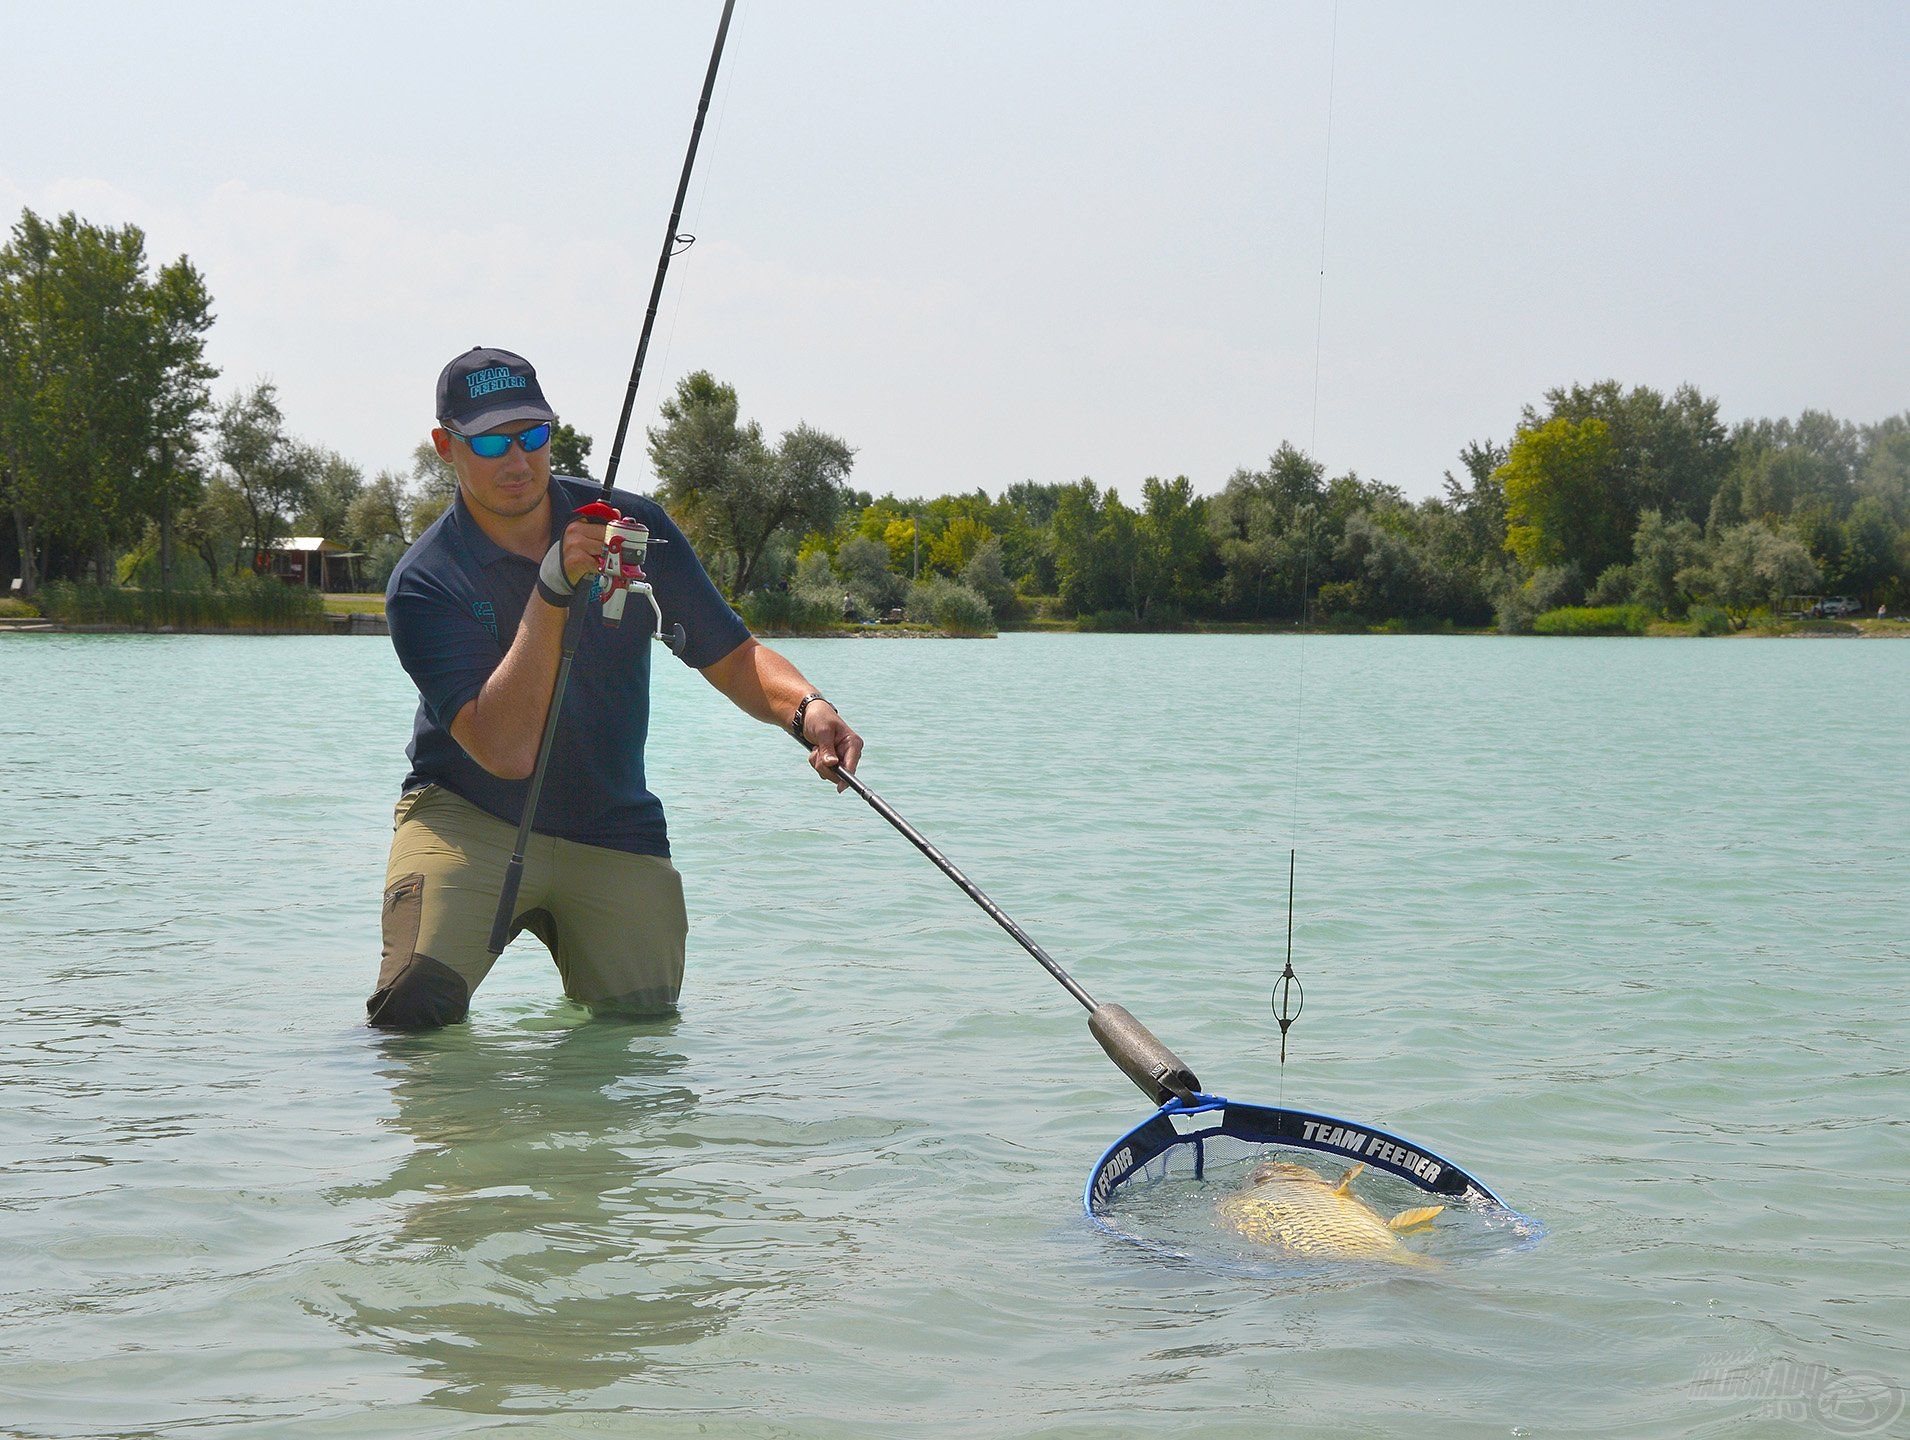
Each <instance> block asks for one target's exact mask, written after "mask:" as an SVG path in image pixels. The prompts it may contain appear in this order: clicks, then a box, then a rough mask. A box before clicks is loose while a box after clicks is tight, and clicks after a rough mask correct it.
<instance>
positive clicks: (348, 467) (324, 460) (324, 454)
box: [292, 449, 365, 542]
mask: <svg viewBox="0 0 1910 1440" xmlns="http://www.w3.org/2000/svg"><path fill="white" fill-rule="evenodd" d="M301 464H302V467H303V468H305V469H306V470H307V471H308V472H309V474H310V477H311V484H310V488H309V489H308V490H307V492H306V495H305V498H304V500H303V501H302V502H301V503H300V505H299V510H298V514H297V515H295V516H293V518H292V528H293V531H294V532H295V533H297V534H300V535H319V536H323V537H324V538H326V539H328V540H334V541H341V542H344V541H349V540H350V539H351V523H350V515H351V508H352V506H353V504H354V503H356V501H357V499H358V497H359V495H360V493H362V492H363V490H364V488H365V472H364V471H363V470H361V469H359V468H358V466H357V465H356V464H354V463H353V462H352V461H350V460H347V459H346V458H345V457H344V456H343V455H340V454H339V453H338V452H337V451H336V450H325V449H313V450H311V451H309V452H308V453H307V454H306V455H305V456H303V457H301Z"/></svg>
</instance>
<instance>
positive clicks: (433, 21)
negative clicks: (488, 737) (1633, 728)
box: [0, 0, 1910, 499]
mask: <svg viewBox="0 0 1910 1440" xmlns="http://www.w3.org/2000/svg"><path fill="white" fill-rule="evenodd" d="M720 8H721V6H720V3H718V0H696V3H690V0H668V3H642V4H632V3H622V4H588V3H581V0H579V3H572V4H546V5H540V6H529V5H510V4H498V3H490V0H468V3H464V4H461V5H459V6H457V7H455V8H451V7H445V6H425V5H422V4H417V5H389V4H383V3H381V4H375V5H373V4H356V3H349V0H347V3H327V4H325V5H322V6H321V5H316V4H300V3H290V0H288V3H280V4H274V5H269V6H267V5H258V4H243V5H241V4H212V3H192V0H172V3H168V4H164V5H151V4H124V3H122V4H110V3H99V4H88V5H47V4H45V3H44V0H32V3H25V0H0V22H4V32H0V33H5V34H6V35H7V37H8V49H9V51H10V57H11V58H10V64H9V75H8V86H7V92H8V93H7V95H6V97H5V100H4V101H3V102H0V215H3V216H5V217H8V219H9V220H11V219H12V218H17V216H18V215H19V213H20V210H21V208H22V207H31V208H33V209H34V210H36V211H39V212H40V213H42V214H56V213H60V212H63V211H66V210H74V211H77V212H78V213H79V214H80V215H81V216H82V217H84V218H86V219H89V220H92V221H95V222H99V223H102V224H105V223H112V224H120V223H126V222H133V223H137V224H139V225H140V226H141V227H143V228H144V229H145V231H146V232H147V236H148V244H149V251H150V253H151V254H152V255H153V257H154V258H155V260H167V259H171V258H172V257H174V256H176V255H178V254H181V253H184V254H186V255H188V256H190V257H191V259H192V260H193V262H194V263H195V264H196V265H198V266H199V268H200V269H201V270H202V271H203V272H204V273H205V275H206V278H207V281H208V284H209V286H210V289H211V291H212V294H213V297H214V303H215V310H216V313H217V316H218V319H217V322H216V324H215V326H214V328H213V330H212V332H211V338H210V344H209V355H210V358H211V360H212V361H213V363H215V364H216V365H218V366H219V367H220V369H221V371H222V375H221V378H220V379H219V381H218V382H217V383H216V390H217V392H218V393H219V394H220V395H224V394H227V393H229V392H230V391H231V390H232V389H233V388H234V387H236V386H239V385H245V384H250V383H252V382H253V381H254V380H256V379H258V378H260V377H269V378H270V379H271V380H273V381H274V382H275V383H276V384H277V386H278V389H279V393H280V398H281V402H282V404H283V407H284V410H285V414H286V418H287V424H288V428H289V429H290V430H291V431H292V432H293V433H295V434H297V435H298V436H300V437H301V438H303V439H307V440H310V441H313V442H315V443H318V444H323V445H327V446H330V447H331V448H333V449H336V450H338V451H339V452H341V453H343V454H345V455H346V456H348V457H350V458H352V459H353V460H356V461H358V462H359V463H360V464H362V465H363V466H365V467H366V469H367V471H368V472H369V471H372V470H376V469H379V468H382V467H398V468H402V467H403V466H404V465H405V464H406V462H407V458H408V456H409V453H410V451H411V449H412V447H413V446H414V445H416V443H417V442H418V441H419V440H420V439H422V438H423V437H424V436H425V434H426V433H427V432H428V430H429V428H430V425H431V422H432V413H431V412H432V394H433V385H434V383H435V380H436V376H437V372H438V370H439V368H440V367H441V366H442V365H443V363H444V362H445V361H446V360H448V359H449V358H450V357H451V356H453V355H455V354H457V353H458V352H460V351H462V350H464V349H466V348H467V347H469V346H471V345H478V344H483V345H496V346H502V347H505V348H508V349H513V350H517V351H519V352H520V353H522V354H524V355H526V356H528V357H529V358H530V359H531V360H532V362H533V363H534V364H535V365H536V366H537V368H538V371H539V373H540V376H541V378H542V380H543V384H544V388H545V393H546V395H547V396H548V397H549V398H550V400H551V403H552V405H553V406H554V407H555V408H556V409H557V410H558V412H559V413H560V414H561V415H562V416H563V417H564V418H565V419H566V420H568V421H570V422H571V423H572V424H574V425H576V426H577V427H578V428H580V429H582V430H583V431H585V432H586V433H588V434H590V435H593V436H595V437H596V439H597V447H596V450H595V452H594V454H593V460H594V461H596V462H597V463H598V464H601V462H602V461H603V459H604V458H605V457H606V455H607V453H608V450H609V442H610V437H611V434H612V432H613V431H614V429H615V427H616V419H617V414H618V409H619V407H620V405H621V403H622V398H623V392H624V387H625V385H626V383H627V381H628V378H629V372H630V364H631V359H632V357H633V355H634V353H635V349H636V341H637V335H638V332H639V329H640V328H641V323H642V316H643V307H644V304H645V302H646V300H647V297H648V293H649V287H650V283H651V278H652V274H653V272H654V268H655V264H656V257H657V252H658V249H659V247H660V244H661V242H662V239H663V235H664V230H665V222H666V221H667V218H668V215H669V202H670V199H671V196H672V194H673V192H674V189H675V185H676V178H677V173H678V170H679V168H680V166H681V164H682V158H683V150H684V145H685V143H686V142H687V140H688V136H689V128H690V121H691V118H692V115H693V113H694V109H695V101H696V93H697V89H698V87H699V86H700V84H701V81H702V77H703V71H704V67H705V65H706V64H707V61H708V55H709V47H710V42H711V40H712V38H713V37H714V34H715V27H716V20H717V16H718V14H719V11H720ZM1907 55H1910V6H1905V5H1902V4H1899V3H1870V4H1864V3H1840V4H1824V5H1809V6H1800V5H1759V4H1709V5H1707V4H1695V3H1693V4H1682V5H1664V4H1657V3H1654V4H1633V3H1618V4H1613V3H1599V4H1596V5H1592V4H1547V5H1544V6H1534V5H1531V4H1529V3H1526V4H1450V5H1449V4H1442V5H1438V6H1427V5H1423V4H1380V3H1359V0H1342V3H1340V4H1339V5H1337V6H1335V5H1334V4H1333V3H1331V0H1326V3H1319V4H1304V5H1301V4H1272V3H1255V4H1237V3H1227V4H1222V3H1204V4H1190V3H1181V4H1172V5H1168V4H1140V3H1124V4H1119V5H1110V4H1107V3H1092V4H1072V3H1069V4H1064V3H1048V0H1044V3H1038V4H1031V3H1012V4H1011V3H990V0H962V3H954V0H948V3H940V0H910V3H906V4H903V3H895V0H889V3H847V0H739V4H738V8H737V18H736V21H735V24H734V26H733V28H732V32H731V37H730V45H729V49H728V52H727V53H726V55H725V59H724V69H723V72H722V75H721V76H720V78H719V81H718V85H717V91H716V100H715V103H714V104H713V106H712V108H711V115H710V121H709V127H708V129H707V130H706V132H705V136H704V143H703V149H702V153H701V156H700V157H699V161H698V169H697V173H696V177H695V180H694V182H693V184H692V188H691V192H690V202H689V205H688V207H687V210H686V214H685V220H684V224H683V226H682V227H681V228H683V229H685V230H688V231H691V232H693V233H694V234H696V236H697V237H698V239H697V243H696V245H695V246H694V247H693V248H692V249H691V250H689V251H688V252H687V253H685V254H684V255H682V256H681V257H679V258H678V259H677V260H676V261H675V262H674V263H673V265H672V267H671V271H670V283H669V288H668V289H667V291H666V293H665V297H664V303H663V307H662V310H661V312H660V315H659V319H658V324H657V332H656V336H655V339H654V340H653V342H652V346H651V351H650V359H649V363H648V365H647V367H646V373H645V375H644V377H643V383H642V389H641V391H640V394H639V397H638V402H637V409H636V415H635V422H634V426H633V432H632V434H633V439H632V443H631V444H630V445H629V446H628V447H627V450H626V454H625V457H624V464H623V469H622V473H621V476H620V483H621V484H624V485H627V486H629V487H630V488H635V489H647V488H649V485H650V484H651V477H650V474H649V469H648V463H647V459H646V458H645V456H644V454H643V446H642V427H644V426H647V425H649V424H653V423H654V422H655V413H656V407H657V404H658V402H659V400H660V399H661V398H662V396H663V395H664V394H666V393H667V390H668V388H669V387H670V386H671V385H673V384H674V383H675V381H676V380H677V379H679V378H680V377H681V376H683V375H684V374H686V373H688V372H689V371H691V370H694V369H698V368H704V369H708V370H710V371H711V372H713V373H714V374H715V375H716V376H718V377H719V378H720V379H722V380H725V381H728V382H729V383H731V384H733V385H734V386H735V387H736V388H737V390H738V392H739V394H740V397H741V401H742V407H743V411H744V413H745V414H746V415H747V416H749V417H751V418H754V419H757V420H759V421H760V422H761V423H762V425H763V427H764V430H765V431H766V432H767V433H768V434H769V435H770V436H772V437H773V436H775V435H777V434H779V433H781V432H782V431H784V430H786V429H789V428H791V427H793V426H794V425H796V424H797V423H798V422H799V421H807V422H808V423H810V424H812V425H815V426H818V427H820V428H822V429H824V430H827V431H830V432H832V433H834V434H837V435H839V436H841V437H843V438H844V439H845V440H847V441H848V442H849V443H850V444H851V445H853V446H854V447H856V450H857V463H856V471H855V474H854V476H853V483H854V484H855V485H857V487H858V488H861V489H866V490H870V491H873V492H875V493H877V494H880V493H884V492H894V493H897V494H899V495H903V496H908V495H934V494H941V493H946V492H951V491H969V490H973V489H975V488H977V487H980V488H983V489H986V490H988V491H990V492H991V493H998V492H999V491H1000V490H1001V489H1002V488H1003V487H1005V486H1007V485H1009V484H1012V483H1014V482H1015V481H1018V480H1024V479H1033V480H1039V481H1067V480H1073V479H1077V478H1079V477H1081V476H1084V475H1086V476H1091V477H1092V478H1094V479H1095V480H1096V481H1098V482H1099V483H1101V484H1103V485H1113V486H1116V487H1118V488H1119V489H1120V490H1121V491H1122V492H1123V493H1124V494H1125V495H1127V496H1128V497H1129V498H1130V499H1132V498H1134V497H1136V496H1137V495H1138V494H1139V490H1140V484H1141V481H1142V479H1143V478H1144V477H1146V476H1149V475H1162V476H1172V475H1177V474H1184V475H1186V476H1188V477H1189V478H1190V479H1192V481H1193V482H1194V485H1195V488H1196V489H1197V490H1198V491H1200V492H1203V493H1210V492H1212V491H1214V490H1217V489H1218V488H1219V487H1220V486H1221V485H1223V484H1224V483H1225V482H1226V479H1227V477H1228V476H1229V475H1230V474H1231V473H1232V472H1233V471H1234V470H1235V469H1237V468H1239V467H1242V466H1249V467H1251V466H1257V465H1260V464H1262V463H1264V461H1265V459H1266V457H1267V456H1268V455H1269V454H1271V453H1272V452H1273V450H1274V449H1275V448H1276V447H1277V446H1278V445H1279V444H1280V443H1281V442H1282V441H1283V440H1285V441H1291V442H1292V443H1294V444H1296V445H1298V446H1300V447H1302V448H1304V449H1307V450H1310V451H1311V452H1312V453H1313V454H1314V455H1315V456H1317V457H1318V458H1319V459H1320V460H1321V461H1322V462H1323V463H1325V464H1326V465H1327V466H1328V467H1329V469H1330V470H1331V471H1333V472H1334V473H1339V472H1341V471H1344V470H1347V469H1353V470H1357V471H1358V472H1359V473H1360V474H1361V475H1363V476H1366V477H1368V478H1372V479H1378V480H1383V481H1387V482H1390V483H1392V484H1395V485H1398V486H1399V487H1401V488H1402V489H1403V490H1404V491H1405V492H1406V493H1407V494H1408V495H1411V496H1414V497H1418V496H1424V495H1429V494H1435V493H1437V492H1438V490H1439V487H1440V482H1441V478H1442V475H1443V473H1444V472H1445V471H1447V470H1448V469H1457V468H1458V462H1457V456H1458V453H1459V450H1460V448H1461V447H1462V446H1463V445H1464V444H1466V442H1468V441H1470V440H1475V439H1485V438H1496V439H1500V440H1503V439H1504V438H1506V437H1507V436H1508V435H1509V433H1510V432H1511V431H1512V429H1513V427H1514V426H1515V425H1516V424H1517V421H1518V418H1519V412H1520V409H1521V407H1522V406H1524V405H1527V404H1532V403H1540V402H1541V401H1542V397H1543V394H1544V392H1545V391H1546V390H1547V389H1549V388H1551V387H1553V386H1557V385H1562V384H1569V383H1571V382H1574V381H1587V382H1589V381H1593V380H1597V379H1601V378H1606V377H1613V378H1616V379H1618V380H1620V381H1622V382H1624V383H1625V384H1627V385H1633V384H1643V385H1651V386H1655V387H1658V388H1661V389H1668V388H1670V387H1673V386H1676V385H1678V384H1681V383H1684V382H1691V383H1694V384H1696V385H1698V386H1700V387H1701V388H1702V389H1703V390H1704V391H1705V393H1707V394H1710V395H1715V396H1716V397H1718V399H1719V401H1720V403H1721V407H1722V411H1723V414H1724V415H1725V417H1726V418H1727V419H1737V418H1743V417H1751V416H1760V415H1773V416H1774V415H1786V414H1791V415H1794V414H1796V413H1798V412H1800V411H1802V410H1804V409H1806V408H1817V409H1826V410H1830V411H1832V412H1833V413H1835V414H1838V415H1840V416H1843V417H1846V418H1849V419H1852V420H1856V421H1859V422H1869V421H1874V420H1878V419H1881V418H1883V417H1884V416H1886V415H1890V414H1895V413H1900V412H1903V411H1905V410H1907V409H1910V343H1907V342H1910V326H1907V325H1906V321H1910V185H1906V184H1905V177H1906V176H1910V85H1906V84H1905V83H1904V79H1903V75H1904V69H1903V65H1904V59H1905V57H1906V56H1907ZM1329 131H1330V134H1329ZM1323 259H1324V275H1323V274H1322V269H1323V266H1322V260H1323Z"/></svg>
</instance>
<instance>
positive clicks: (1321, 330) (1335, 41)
mask: <svg viewBox="0 0 1910 1440" xmlns="http://www.w3.org/2000/svg"><path fill="white" fill-rule="evenodd" d="M1339 66H1340V7H1339V3H1338V0H1334V5H1333V38H1332V40H1331V41H1330V42H1329V43H1328V48H1327V59H1326V159H1325V161H1324V162H1323V163H1322V165H1321V166H1320V172H1321V173H1320V294H1319V299H1318V301H1317V302H1316V303H1315V305H1314V309H1313V429H1312V433H1311V434H1309V435H1308V437H1307V453H1308V454H1309V455H1311V454H1312V453H1313V452H1314V450H1315V449H1316V448H1317V447H1318V445H1319V443H1320V348H1321V341H1322V340H1323V339H1324V337H1325V334H1326V325H1325V321H1326V215H1327V204H1326V202H1327V199H1328V197H1329V196H1331V194H1332V192H1333V84H1334V80H1335V78H1336V77H1337V76H1338V74H1339Z"/></svg>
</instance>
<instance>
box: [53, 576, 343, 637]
mask: <svg viewBox="0 0 1910 1440" xmlns="http://www.w3.org/2000/svg"><path fill="white" fill-rule="evenodd" d="M34 601H35V603H36V604H37V605H38V606H39V608H40V612H41V613H42V614H43V615H45V616H46V617H47V618H48V619H49V620H54V621H57V622H59V623H60V624H62V625H110V626H115V627H120V626H123V627H124V628H126V629H129V630H160V629H167V628H171V629H180V630H239V631H266V630H269V631H275V632H286V631H291V632H301V631H313V632H321V631H324V630H325V629H326V628H327V622H326V619H325V607H324V604H323V603H322V600H321V597H320V596H319V595H318V593H317V592H316V591H313V590H308V589H306V588H304V587H303V586H298V585H287V584H285V583H284V582H283V581H280V580H274V579H271V578H269V577H262V576H253V575H246V576H240V577H238V578H236V579H234V580H233V581H231V582H230V583H229V584H227V585H225V586H223V587H221V588H219V589H208V590H174V591H172V592H171V593H170V594H167V593H165V592H163V591H159V590H143V589H138V588H135V587H133V586H120V585H79V584H73V583H70V582H67V581H60V580H56V581H54V582H52V583H51V584H49V585H47V586H46V587H45V588H44V589H43V590H41V591H40V593H39V594H38V595H37V596H35V597H34Z"/></svg>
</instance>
